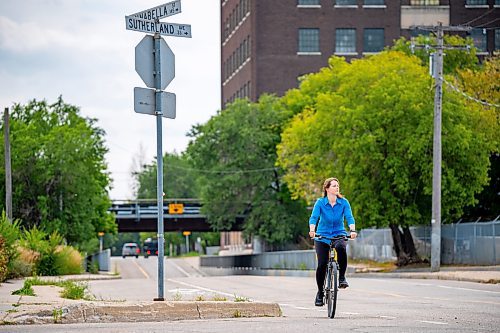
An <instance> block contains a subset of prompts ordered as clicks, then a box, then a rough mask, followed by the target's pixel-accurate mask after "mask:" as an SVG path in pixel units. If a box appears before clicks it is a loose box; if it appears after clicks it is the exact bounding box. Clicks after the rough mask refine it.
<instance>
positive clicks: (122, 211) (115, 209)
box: [109, 199, 204, 221]
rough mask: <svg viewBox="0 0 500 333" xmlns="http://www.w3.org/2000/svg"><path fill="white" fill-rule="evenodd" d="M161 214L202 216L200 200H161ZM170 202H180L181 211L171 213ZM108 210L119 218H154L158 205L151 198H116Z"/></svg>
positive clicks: (177, 216) (180, 216) (168, 215)
mask: <svg viewBox="0 0 500 333" xmlns="http://www.w3.org/2000/svg"><path fill="white" fill-rule="evenodd" d="M163 202H164V204H163V215H164V216H165V217H167V218H168V217H170V216H175V217H176V218H182V217H188V218H193V217H204V215H202V214H201V212H200V211H201V206H202V204H201V202H200V201H199V200H196V199H166V200H164V201H163ZM171 204H182V206H183V211H182V213H175V214H171V212H170V205H171ZM109 211H110V212H112V213H115V214H116V217H117V218H119V219H135V220H137V221H138V220H140V219H141V218H143V219H144V218H154V217H156V216H158V205H157V204H156V202H154V201H152V200H135V201H126V200H116V201H113V204H112V206H111V208H110V209H109Z"/></svg>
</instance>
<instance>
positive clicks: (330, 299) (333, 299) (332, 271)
mask: <svg viewBox="0 0 500 333" xmlns="http://www.w3.org/2000/svg"><path fill="white" fill-rule="evenodd" d="M328 273H329V274H328V282H327V293H328V296H327V304H328V317H329V318H334V317H335V310H336V308H337V291H338V269H337V264H336V263H335V262H333V263H332V264H331V265H329V267H328Z"/></svg>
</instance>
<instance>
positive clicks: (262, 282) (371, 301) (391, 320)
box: [0, 257, 500, 333]
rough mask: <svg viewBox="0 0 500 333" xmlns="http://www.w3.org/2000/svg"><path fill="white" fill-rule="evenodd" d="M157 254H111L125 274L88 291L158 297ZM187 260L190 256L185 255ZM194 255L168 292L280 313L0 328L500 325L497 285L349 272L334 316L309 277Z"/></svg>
mask: <svg viewBox="0 0 500 333" xmlns="http://www.w3.org/2000/svg"><path fill="white" fill-rule="evenodd" d="M156 260H157V258H156V257H150V258H149V259H144V258H139V259H135V258H126V259H121V258H116V259H115V258H113V261H114V262H116V264H117V265H118V267H119V269H120V271H121V273H122V277H123V279H121V280H114V281H93V282H91V283H90V288H91V290H92V291H93V292H94V293H95V294H96V295H99V294H100V295H101V297H102V298H103V299H123V300H124V299H126V300H149V299H151V298H153V297H156V293H157V282H156V263H157V261H156ZM189 260H190V261H189ZM195 260H196V259H188V261H187V260H183V259H173V260H172V259H169V260H167V261H166V263H165V272H166V278H167V279H166V281H165V290H166V293H165V296H166V298H167V299H169V300H172V299H174V298H179V297H181V298H182V299H183V300H191V299H195V298H196V297H203V298H205V299H210V298H211V297H213V295H218V296H226V297H228V298H231V297H233V296H234V295H237V296H239V297H248V298H251V299H254V300H258V301H269V302H278V303H279V304H280V306H281V308H282V310H283V315H284V317H282V318H255V319H246V318H236V319H227V320H197V321H180V322H167V323H126V324H123V323H118V324H85V325H50V326H47V325H45V326H43V327H41V326H23V327H22V329H21V327H8V328H5V327H3V328H2V327H0V331H2V329H8V330H7V331H8V332H37V333H38V332H49V331H50V332H68V331H77V330H78V332H79V333H85V332H92V333H95V332H167V331H168V332H236V331H238V332H240V333H243V332H273V333H275V332H277V331H279V332H301V333H303V332H304V331H307V330H308V329H313V330H314V331H316V330H319V331H325V332H326V331H332V330H333V329H335V330H336V331H354V332H394V333H396V332H499V327H500V285H498V284H496V285H494V284H479V283H472V282H458V281H442V280H417V279H392V278H391V279H386V278H362V277H358V276H359V275H355V276H352V277H350V278H349V282H350V284H351V287H350V288H349V289H347V290H342V291H341V293H340V300H339V307H338V315H337V317H336V318H335V319H333V320H331V319H328V318H326V310H325V309H324V308H317V307H315V306H313V299H314V294H315V286H314V281H313V279H312V278H304V277H267V276H217V277H204V276H202V274H200V272H199V271H198V270H197V269H196V261H195Z"/></svg>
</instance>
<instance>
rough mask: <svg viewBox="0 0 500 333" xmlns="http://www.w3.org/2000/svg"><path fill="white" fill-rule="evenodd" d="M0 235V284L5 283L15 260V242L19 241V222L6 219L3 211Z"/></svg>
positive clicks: (0, 221)
mask: <svg viewBox="0 0 500 333" xmlns="http://www.w3.org/2000/svg"><path fill="white" fill-rule="evenodd" d="M0 235H1V236H2V245H1V246H0V256H1V258H0V282H2V281H5V279H6V278H8V277H9V274H10V272H11V271H12V263H13V262H14V260H15V259H16V256H17V251H16V242H17V240H18V239H19V221H18V220H15V221H12V223H11V222H10V221H9V219H8V218H7V215H6V214H5V211H3V212H2V216H1V217H0Z"/></svg>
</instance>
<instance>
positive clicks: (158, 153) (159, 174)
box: [154, 34, 165, 301]
mask: <svg viewBox="0 0 500 333" xmlns="http://www.w3.org/2000/svg"><path fill="white" fill-rule="evenodd" d="M160 38H161V37H160V34H155V36H154V58H155V60H154V62H155V70H154V74H155V88H156V112H155V113H156V146H157V148H156V166H157V169H158V170H157V183H158V186H157V198H158V298H156V299H155V300H157V301H164V300H165V298H164V297H163V295H164V292H163V282H164V281H163V269H164V265H163V264H164V255H165V254H164V250H165V248H164V235H163V147H162V135H163V133H162V115H163V112H162V108H161V105H162V104H161V74H162V73H161V55H160Z"/></svg>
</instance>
